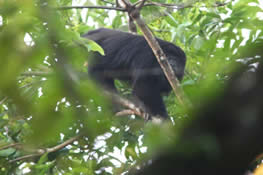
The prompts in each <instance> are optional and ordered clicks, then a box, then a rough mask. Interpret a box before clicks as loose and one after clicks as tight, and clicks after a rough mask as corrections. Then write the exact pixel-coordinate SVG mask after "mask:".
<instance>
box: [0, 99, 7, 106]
mask: <svg viewBox="0 0 263 175" xmlns="http://www.w3.org/2000/svg"><path fill="white" fill-rule="evenodd" d="M6 100H7V97H4V98H3V99H2V100H1V101H0V105H2V104H3V103H4V102H5V101H6Z"/></svg>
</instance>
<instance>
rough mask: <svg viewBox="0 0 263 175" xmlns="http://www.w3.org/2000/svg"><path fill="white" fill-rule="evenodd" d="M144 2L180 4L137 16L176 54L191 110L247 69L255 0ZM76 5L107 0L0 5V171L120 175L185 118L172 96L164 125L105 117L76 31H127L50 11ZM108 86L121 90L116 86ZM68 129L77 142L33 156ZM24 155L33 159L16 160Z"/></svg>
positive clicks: (119, 20) (173, 136) (256, 18)
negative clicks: (183, 65) (181, 54)
mask: <svg viewBox="0 0 263 175" xmlns="http://www.w3.org/2000/svg"><path fill="white" fill-rule="evenodd" d="M132 2H135V1H132ZM154 2H158V3H175V4H179V5H180V4H185V5H188V6H185V8H182V9H179V10H174V9H171V8H165V7H156V6H147V7H144V8H143V9H142V16H143V18H144V19H145V20H146V21H147V23H148V25H149V27H150V28H151V30H152V31H153V32H154V34H155V35H156V36H158V37H160V38H162V39H165V40H168V41H172V42H174V43H176V44H177V45H178V46H180V47H181V48H183V50H184V51H185V52H186V55H187V70H186V73H185V78H184V80H183V81H182V83H181V84H182V87H183V88H184V90H185V92H186V94H187V96H188V97H189V98H190V99H191V101H192V102H193V104H194V106H195V107H198V106H200V105H201V104H203V103H204V102H205V101H206V100H208V99H209V98H213V97H216V96H219V95H220V94H221V93H222V92H223V91H224V89H223V87H224V83H225V81H226V80H228V79H229V78H230V75H231V73H232V72H233V71H234V70H235V69H236V68H237V67H239V66H240V65H241V64H247V65H248V67H249V70H248V71H253V70H255V69H256V68H257V64H258V62H259V59H261V56H260V55H259V52H261V50H260V48H258V47H257V43H259V42H261V41H262V37H263V36H262V20H263V19H262V15H263V12H262V9H263V5H262V2H261V1H257V0H237V1H234V2H232V1H226V2H224V1H212V0H207V1H188V0H187V1H180V0H176V1H172V0H161V1H157V0H155V1H154ZM72 3H73V4H72ZM76 3H79V4H81V3H82V4H81V5H98V6H99V5H100V6H106V5H108V6H109V5H111V4H112V3H115V1H97V2H95V1H89V0H87V1H81V2H80V1H77V0H76V1H72V0H55V1H51V0H50V1H48V0H38V1H33V0H26V1H20V0H8V1H1V2H0V7H1V8H0V46H1V47H0V76H1V82H0V167H1V169H0V174H12V173H13V174H124V173H125V172H127V171H128V170H130V168H131V167H133V166H134V165H136V163H138V162H140V161H142V160H144V159H146V158H150V157H151V156H152V155H153V154H154V153H156V151H157V150H159V149H161V148H164V147H165V146H166V145H170V144H174V143H176V140H177V137H178V135H180V131H181V129H182V128H183V126H184V123H185V122H188V121H189V120H191V117H189V110H187V109H185V108H184V107H182V106H180V105H179V104H178V102H177V100H176V98H175V96H174V95H173V94H172V95H170V96H168V97H166V99H165V101H166V103H167V105H168V110H169V113H170V115H171V116H172V120H173V122H172V123H171V122H167V123H164V124H162V125H161V126H159V125H158V126H157V125H154V124H151V123H145V122H144V121H142V120H140V119H137V118H136V117H134V116H130V117H122V118H118V117H115V116H113V114H111V112H110V111H111V110H110V108H111V105H110V104H109V103H108V101H107V98H106V97H105V96H104V94H103V93H101V90H100V89H99V88H98V87H96V85H94V84H93V83H92V82H91V81H90V80H89V79H88V78H87V73H86V67H85V66H84V63H85V62H86V61H87V59H88V58H89V57H91V56H92V55H91V54H90V51H98V52H99V53H100V54H104V52H103V50H102V49H101V48H100V47H99V46H98V45H97V44H96V43H94V42H92V41H88V40H84V39H83V38H81V35H82V34H84V33H85V32H87V31H88V30H90V29H94V28H97V27H99V26H100V27H108V28H118V29H122V30H127V29H128V26H127V21H126V16H125V13H123V12H119V11H109V10H104V9H80V10H76V9H72V10H59V9H57V7H62V6H71V5H76ZM248 50H249V52H248ZM116 84H117V85H118V86H119V89H120V90H121V91H122V89H125V88H126V85H125V84H123V83H121V82H117V83H116ZM123 93H124V94H129V91H128V90H123ZM190 112H191V111H190ZM78 134H81V138H80V139H78V140H76V141H74V142H72V143H71V144H68V145H67V146H66V147H62V148H61V149H58V150H55V151H52V152H48V153H45V154H39V151H41V150H40V149H41V148H54V147H55V146H56V145H59V144H62V143H64V142H66V141H67V140H68V139H70V138H72V137H74V136H76V135H78ZM34 154H39V155H38V156H32V157H31V158H23V159H21V160H16V159H17V158H21V157H23V156H26V155H34Z"/></svg>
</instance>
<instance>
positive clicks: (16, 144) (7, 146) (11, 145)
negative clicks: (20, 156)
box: [0, 143, 21, 150]
mask: <svg viewBox="0 0 263 175" xmlns="http://www.w3.org/2000/svg"><path fill="white" fill-rule="evenodd" d="M17 146H21V143H12V144H9V145H5V146H2V147H0V150H4V149H8V148H13V147H17Z"/></svg>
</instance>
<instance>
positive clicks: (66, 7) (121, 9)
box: [57, 6, 126, 12]
mask: <svg viewBox="0 0 263 175" xmlns="http://www.w3.org/2000/svg"><path fill="white" fill-rule="evenodd" d="M86 8H89V9H105V10H116V11H122V12H125V11H126V9H124V8H119V7H108V6H62V7H58V8H57V9H58V10H68V9H86Z"/></svg>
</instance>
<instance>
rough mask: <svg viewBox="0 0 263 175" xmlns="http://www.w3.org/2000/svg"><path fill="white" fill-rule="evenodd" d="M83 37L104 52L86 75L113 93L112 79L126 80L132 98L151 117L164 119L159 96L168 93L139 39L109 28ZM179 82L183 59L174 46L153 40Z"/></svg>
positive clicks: (149, 52)
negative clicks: (128, 83)
mask: <svg viewBox="0 0 263 175" xmlns="http://www.w3.org/2000/svg"><path fill="white" fill-rule="evenodd" d="M84 37H86V38H89V39H91V40H94V41H95V42H97V43H98V44H99V45H100V46H101V47H102V48H103V49H104V52H105V56H102V55H100V54H98V53H96V54H95V58H94V59H93V61H92V62H91V63H89V67H88V72H89V74H90V76H91V77H92V78H94V79H95V80H96V81H98V82H99V83H100V84H102V85H103V86H104V87H106V88H108V89H111V90H114V91H117V90H116V88H115V85H114V79H119V80H125V81H129V82H130V83H131V85H132V89H133V95H134V96H135V97H137V98H138V99H139V100H140V101H141V102H142V103H143V105H144V106H145V108H146V111H147V112H148V113H150V114H151V115H154V116H158V115H159V116H163V117H168V114H167V111H166V108H165V105H164V102H163V99H162V96H161V95H162V94H163V93H168V92H170V91H171V87H170V84H169V82H168V81H167V79H166V77H165V75H164V73H163V71H162V69H161V67H160V65H159V63H158V61H157V60H156V58H155V56H154V54H153V52H152V50H151V48H150V47H149V45H148V44H147V42H146V40H145V39H144V37H143V36H139V35H133V34H130V33H126V32H121V31H117V30H111V29H105V28H101V29H97V30H93V31H90V32H88V33H87V34H85V35H84ZM157 40H158V42H159V44H160V46H161V48H162V49H163V51H164V53H165V54H166V56H167V57H168V61H169V63H170V64H171V66H172V67H173V69H174V72H175V75H176V76H177V78H178V79H179V80H181V79H182V78H183V75H184V68H185V62H186V57H185V54H184V52H183V51H182V50H181V49H180V48H179V47H177V46H175V45H174V44H172V43H170V42H167V41H163V40H161V39H157Z"/></svg>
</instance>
